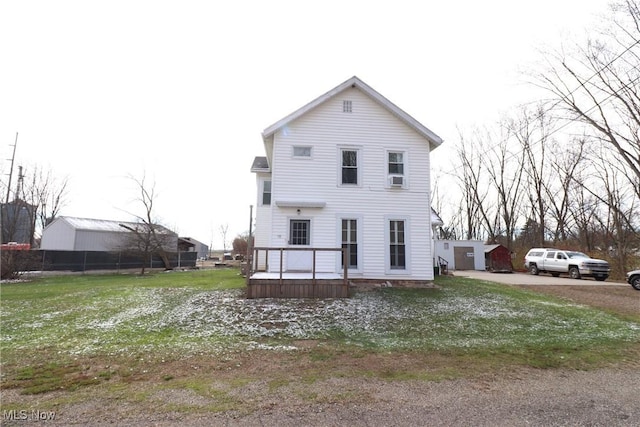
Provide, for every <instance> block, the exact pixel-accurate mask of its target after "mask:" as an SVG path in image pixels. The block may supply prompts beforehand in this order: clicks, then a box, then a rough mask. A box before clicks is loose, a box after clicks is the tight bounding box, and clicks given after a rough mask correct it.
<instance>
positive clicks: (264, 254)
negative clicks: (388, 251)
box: [246, 247, 349, 296]
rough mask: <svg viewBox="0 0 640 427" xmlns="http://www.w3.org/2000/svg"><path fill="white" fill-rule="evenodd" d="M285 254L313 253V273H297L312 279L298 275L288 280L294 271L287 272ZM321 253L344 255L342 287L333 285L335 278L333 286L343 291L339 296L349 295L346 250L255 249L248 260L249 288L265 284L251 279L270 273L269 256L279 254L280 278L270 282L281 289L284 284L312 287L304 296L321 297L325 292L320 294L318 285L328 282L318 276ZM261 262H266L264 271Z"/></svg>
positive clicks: (247, 277)
mask: <svg viewBox="0 0 640 427" xmlns="http://www.w3.org/2000/svg"><path fill="white" fill-rule="evenodd" d="M285 252H311V271H308V270H304V271H295V273H310V275H311V277H310V278H302V279H301V278H300V276H299V275H296V277H297V278H296V279H293V278H291V276H290V277H289V278H288V277H287V273H293V272H292V271H285V265H284V258H285V257H284V255H285ZM319 252H339V253H340V254H341V255H342V266H343V267H342V278H341V280H340V279H338V280H340V281H338V283H340V285H333V283H336V282H337V280H336V279H335V278H333V279H332V280H331V282H332V286H334V287H335V286H339V287H341V288H342V289H341V290H340V292H338V293H337V294H339V295H348V288H349V276H348V259H347V251H346V249H344V248H297V247H293V248H292V247H286V248H285V247H254V248H252V249H251V252H250V253H251V254H252V256H251V257H250V259H249V260H248V265H247V267H248V271H247V276H246V280H247V286H248V287H249V288H251V286H253V285H254V284H256V283H263V282H264V280H260V281H258V280H253V281H252V279H251V277H252V276H253V274H254V273H257V272H261V271H267V272H268V271H269V270H270V265H269V261H270V260H269V255H270V254H273V253H277V254H279V256H278V263H279V265H278V269H277V273H278V276H277V278H272V279H268V281H269V282H271V283H273V282H276V283H277V284H278V285H280V286H281V288H280V289H282V285H283V284H285V283H286V284H288V285H292V286H297V285H298V284H300V286H311V289H310V290H309V291H308V292H307V291H304V292H303V294H305V295H306V294H308V295H314V296H315V295H319V294H323V293H324V292H318V290H317V289H316V285H318V281H319V280H320V281H322V283H323V284H324V283H326V282H327V280H326V279H323V278H319V277H318V275H319V273H318V271H317V255H318V253H319ZM261 261H263V262H264V269H262V268H259V266H260V263H261ZM334 293H335V292H333V291H332V292H331V294H334Z"/></svg>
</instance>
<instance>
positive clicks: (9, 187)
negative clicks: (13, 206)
mask: <svg viewBox="0 0 640 427" xmlns="http://www.w3.org/2000/svg"><path fill="white" fill-rule="evenodd" d="M17 146H18V132H16V141H15V142H14V143H13V155H12V156H11V159H7V160H11V168H10V169H9V182H8V183H7V199H6V200H5V204H8V203H9V197H10V195H11V178H12V177H13V162H14V161H15V159H16V147H17Z"/></svg>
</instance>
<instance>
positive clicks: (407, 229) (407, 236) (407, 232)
mask: <svg viewBox="0 0 640 427" xmlns="http://www.w3.org/2000/svg"><path fill="white" fill-rule="evenodd" d="M391 221H404V252H405V255H404V256H405V265H404V267H405V268H404V269H402V270H399V269H395V268H394V269H392V268H391V254H390V253H389V245H390V244H391V242H390V241H389V231H390V227H389V225H390V222H391ZM384 271H385V274H388V275H392V276H408V275H411V221H410V219H409V217H406V216H398V215H385V217H384Z"/></svg>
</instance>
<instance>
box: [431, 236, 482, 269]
mask: <svg viewBox="0 0 640 427" xmlns="http://www.w3.org/2000/svg"><path fill="white" fill-rule="evenodd" d="M435 255H436V262H438V261H440V260H441V259H442V260H444V261H445V263H446V264H447V266H448V269H449V271H452V270H485V266H486V264H485V257H484V242H483V241H482V240H436V241H435Z"/></svg>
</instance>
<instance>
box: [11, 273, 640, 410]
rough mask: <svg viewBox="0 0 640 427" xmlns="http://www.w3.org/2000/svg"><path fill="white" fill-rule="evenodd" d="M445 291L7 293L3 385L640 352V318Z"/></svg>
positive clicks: (345, 371) (69, 286)
mask: <svg viewBox="0 0 640 427" xmlns="http://www.w3.org/2000/svg"><path fill="white" fill-rule="evenodd" d="M436 284H437V285H438V288H437V289H395V288H386V289H381V290H375V291H369V292H359V293H356V294H355V295H354V296H353V297H352V298H349V299H340V300H273V299H262V300H247V299H245V298H244V297H243V288H244V280H243V279H242V278H241V277H240V276H239V274H238V271H237V270H206V271H192V272H167V273H156V274H153V275H149V276H145V277H140V276H137V275H75V276H56V277H47V278H39V279H36V280H33V281H31V282H22V283H4V284H2V285H1V286H0V292H1V293H0V300H1V309H2V314H1V316H2V317H1V321H2V323H1V327H2V330H1V336H0V340H1V341H0V344H1V351H2V353H1V356H0V357H1V364H2V388H3V389H18V390H20V393H22V394H23V395H25V394H39V393H46V392H49V391H52V390H61V389H62V390H70V391H73V390H79V389H84V388H85V387H99V386H102V387H107V389H108V390H109V393H116V394H117V393H122V392H123V390H124V389H126V388H127V387H129V386H130V384H132V383H135V382H136V381H141V380H149V379H153V380H154V381H156V382H158V383H159V384H161V386H162V387H166V386H168V384H171V386H172V387H175V388H185V387H186V388H190V389H192V390H199V389H200V388H202V387H204V385H203V384H204V383H203V381H204V378H202V376H201V374H202V371H200V372H196V371H195V368H193V366H202V365H204V364H206V365H207V366H209V369H210V372H213V371H216V372H223V371H224V370H225V369H227V370H236V369H238V368H239V367H240V365H241V364H250V365H252V368H251V369H246V370H244V371H242V374H238V373H237V372H236V375H229V376H227V377H225V376H224V375H222V374H221V378H226V379H225V381H227V382H228V384H234V383H235V384H240V383H243V382H245V383H246V382H248V381H251V380H252V379H254V378H258V377H260V378H263V379H264V378H267V379H268V380H269V381H272V384H274V387H277V385H278V384H279V381H285V382H286V381H288V380H287V379H286V378H288V377H287V376H286V375H291V374H292V373H293V372H296V373H297V374H303V375H304V376H305V378H307V380H309V381H313V380H314V378H327V377H330V376H332V375H366V376H375V377H378V378H389V379H400V380H401V379H404V378H413V379H426V380H430V379H436V380H437V379H442V378H455V377H460V376H472V375H477V374H478V373H480V372H487V370H489V371H490V370H501V369H509V368H514V367H519V366H527V367H534V368H556V367H563V368H571V369H590V368H596V367H600V366H604V365H607V364H611V363H614V364H615V363H621V364H624V363H626V361H630V360H631V359H635V358H637V356H638V354H639V352H640V351H639V350H640V346H639V344H638V342H639V341H640V314H639V315H638V316H637V317H633V316H632V317H631V318H630V317H629V316H626V317H624V316H617V315H615V314H612V313H607V312H604V311H601V310H598V309H594V308H590V307H586V306H581V305H577V304H573V303H570V302H567V301H564V300H560V299H555V298H553V297H549V296H543V295H540V294H536V293H533V292H528V291H523V290H520V289H516V288H512V287H508V286H504V285H498V284H492V283H488V282H478V281H474V280H471V279H464V278H452V277H438V278H437V280H436ZM364 361H370V362H371V363H364ZM261 366H263V367H264V369H261ZM302 366H304V367H302ZM190 367H191V368H193V369H194V371H189V369H191V368H190ZM301 370H303V371H304V372H302V371H301ZM187 371H189V372H187ZM276 371H277V372H278V373H277V374H276V373H275V372H276ZM287 373H288V374H287ZM134 396H135V394H134ZM9 403H11V402H9ZM222 409H224V408H222ZM222 409H221V410H222Z"/></svg>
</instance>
